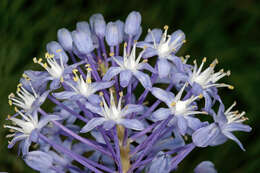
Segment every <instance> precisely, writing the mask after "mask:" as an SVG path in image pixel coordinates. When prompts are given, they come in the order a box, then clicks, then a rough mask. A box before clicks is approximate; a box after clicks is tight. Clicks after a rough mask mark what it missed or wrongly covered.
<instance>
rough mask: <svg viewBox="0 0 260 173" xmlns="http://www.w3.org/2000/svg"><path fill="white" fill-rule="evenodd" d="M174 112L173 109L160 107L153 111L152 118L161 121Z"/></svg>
mask: <svg viewBox="0 0 260 173" xmlns="http://www.w3.org/2000/svg"><path fill="white" fill-rule="evenodd" d="M170 114H172V112H171V110H170V109H168V108H160V109H158V110H156V111H155V112H153V113H152V120H154V121H161V120H165V119H167V118H168V116H169V115H170Z"/></svg>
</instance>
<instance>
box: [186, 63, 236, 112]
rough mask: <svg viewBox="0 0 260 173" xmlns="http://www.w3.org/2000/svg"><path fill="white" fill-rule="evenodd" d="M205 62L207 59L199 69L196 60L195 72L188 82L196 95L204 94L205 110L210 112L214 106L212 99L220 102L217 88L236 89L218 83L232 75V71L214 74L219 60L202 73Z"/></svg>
mask: <svg viewBox="0 0 260 173" xmlns="http://www.w3.org/2000/svg"><path fill="white" fill-rule="evenodd" d="M205 62H206V58H203V60H202V63H201V65H200V67H198V66H197V62H196V60H195V61H194V68H193V71H192V72H190V73H189V78H188V82H189V83H190V85H191V86H192V92H193V93H194V94H196V95H197V94H199V93H202V94H203V96H204V97H205V100H206V102H205V109H206V110H207V111H209V110H210V108H211V106H212V99H211V97H212V98H214V99H217V100H220V98H219V96H218V94H217V90H216V88H219V87H228V88H229V89H233V88H234V87H233V86H232V85H228V84H224V83H217V82H218V81H219V80H220V79H221V78H223V77H225V76H229V75H230V71H227V72H224V70H223V69H221V70H220V71H218V72H214V68H215V66H216V65H217V64H218V60H217V59H215V60H214V61H213V62H212V63H211V64H210V66H209V67H208V68H206V69H205V70H204V71H202V69H203V65H204V64H205Z"/></svg>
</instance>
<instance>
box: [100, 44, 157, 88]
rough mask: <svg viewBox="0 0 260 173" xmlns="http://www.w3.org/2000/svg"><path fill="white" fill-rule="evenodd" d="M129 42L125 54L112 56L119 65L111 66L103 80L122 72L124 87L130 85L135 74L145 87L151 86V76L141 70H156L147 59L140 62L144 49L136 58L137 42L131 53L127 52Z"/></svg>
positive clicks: (125, 45) (121, 82) (121, 83)
mask: <svg viewBox="0 0 260 173" xmlns="http://www.w3.org/2000/svg"><path fill="white" fill-rule="evenodd" d="M126 47H127V44H126V43H125V44H124V56H123V58H122V57H112V58H113V60H114V61H115V62H116V63H117V65H118V66H119V67H110V68H109V69H108V71H107V72H106V74H105V75H104V77H103V80H110V79H111V78H113V77H114V76H116V75H117V74H119V73H120V85H121V86H122V87H126V86H128V84H129V82H130V80H131V78H132V76H135V77H136V79H137V80H139V81H140V83H141V84H142V85H143V87H144V88H151V87H152V83H151V80H150V77H149V76H148V75H147V74H145V73H143V72H142V71H141V70H143V69H146V70H149V71H151V72H154V70H153V68H152V67H151V66H150V65H149V64H148V63H147V61H145V60H144V61H142V62H140V60H141V58H142V55H143V53H144V50H143V51H142V52H141V53H140V54H139V55H138V57H137V58H136V43H134V45H133V49H132V52H131V54H130V55H128V54H127V52H126Z"/></svg>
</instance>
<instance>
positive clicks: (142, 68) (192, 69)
mask: <svg viewBox="0 0 260 173" xmlns="http://www.w3.org/2000/svg"><path fill="white" fill-rule="evenodd" d="M168 30H169V27H168V26H164V28H163V30H161V29H157V28H156V29H149V30H148V33H147V35H146V37H145V39H144V40H143V41H140V40H139V37H140V36H141V33H142V27H141V15H140V13H139V12H136V11H133V12H131V13H130V14H129V15H128V17H127V18H126V20H125V22H122V21H120V20H117V21H114V22H108V23H106V22H105V20H104V17H103V16H102V15H101V14H94V15H92V16H91V17H90V20H89V22H86V21H83V22H78V23H77V25H76V29H75V30H74V31H72V32H71V31H69V30H67V29H66V28H62V29H59V30H58V32H57V37H58V39H57V40H58V41H52V42H50V43H48V44H47V53H46V54H45V58H33V62H34V63H36V64H39V65H40V66H41V67H42V68H43V69H44V70H43V71H32V70H28V71H25V72H24V74H23V76H22V78H21V79H20V83H19V84H18V86H17V92H16V94H14V93H11V94H10V95H9V97H8V99H9V104H10V106H14V109H15V112H16V113H15V114H14V115H12V116H11V115H9V116H8V120H10V122H11V123H12V125H4V128H8V129H10V132H12V133H11V134H8V135H7V137H8V138H12V140H10V141H9V145H8V148H12V147H13V146H14V145H15V144H16V143H19V153H20V154H21V155H22V158H23V159H24V161H25V162H26V164H27V165H28V166H30V167H31V168H33V169H35V170H37V171H39V172H47V171H48V172H49V173H54V172H58V173H62V172H72V173H85V172H86V173H87V172H95V173H102V172H108V173H116V172H118V173H132V172H136V173H138V172H140V173H141V172H149V173H169V172H171V171H174V170H176V169H177V167H178V165H179V164H180V163H181V162H182V160H183V159H184V158H185V157H186V156H187V155H188V154H189V153H190V152H191V151H192V150H193V149H194V148H200V147H208V146H216V145H220V144H223V143H224V142H226V141H227V140H228V139H231V140H233V141H235V142H236V143H237V144H238V145H239V146H240V148H241V149H242V150H245V149H244V148H243V146H242V144H241V143H240V141H239V140H238V139H237V138H236V137H235V136H234V135H233V134H232V133H233V132H234V131H245V132H250V131H251V127H250V126H248V125H245V124H242V123H243V122H244V121H245V120H247V118H246V117H244V114H245V112H242V113H239V112H238V111H232V109H233V107H234V106H235V103H234V104H233V105H231V106H230V107H229V108H228V109H225V106H224V104H223V102H222V99H221V97H220V95H219V94H218V89H219V88H222V87H227V88H229V89H233V88H234V87H233V86H232V85H229V84H224V83H218V81H219V80H220V79H221V78H223V77H225V76H229V75H230V71H227V72H224V70H220V71H215V66H216V65H217V64H218V60H217V59H216V60H214V61H213V62H212V63H211V64H210V65H209V66H208V67H207V68H204V67H203V66H204V65H205V63H206V58H203V60H202V63H201V65H200V66H198V65H197V62H196V60H194V63H193V65H191V64H188V60H189V58H190V56H188V55H186V56H184V57H179V56H177V55H176V53H177V52H178V50H179V49H180V48H181V46H182V45H183V44H184V43H185V42H186V40H185V34H184V33H183V32H182V31H181V30H177V31H175V32H173V33H172V34H170V35H169V34H168ZM105 43H106V44H105ZM121 49H122V51H120V50H121ZM148 59H152V62H153V63H148ZM162 84H163V85H162ZM148 100H149V102H148ZM152 100H155V101H154V102H152ZM46 102H49V103H50V102H52V104H49V106H44V104H45V103H46ZM50 105H54V106H53V107H51V106H50ZM213 107H214V108H215V107H217V108H218V110H214V109H213ZM203 116H208V117H210V119H211V120H212V121H211V122H208V121H202V119H201V117H203ZM194 171H195V172H196V173H203V172H207V173H215V172H216V170H215V168H214V165H213V163H211V162H210V161H203V162H202V163H200V164H199V165H198V166H197V167H196V168H195V169H194Z"/></svg>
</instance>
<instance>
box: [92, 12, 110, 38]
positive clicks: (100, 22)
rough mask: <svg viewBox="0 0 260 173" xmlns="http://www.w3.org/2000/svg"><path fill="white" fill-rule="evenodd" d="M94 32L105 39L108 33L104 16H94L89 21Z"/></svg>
mask: <svg viewBox="0 0 260 173" xmlns="http://www.w3.org/2000/svg"><path fill="white" fill-rule="evenodd" d="M89 23H90V27H91V29H92V31H93V32H94V33H95V34H96V35H97V36H99V37H104V36H105V33H106V22H105V20H104V17H103V16H102V14H99V13H97V14H94V15H92V16H91V17H90V19H89Z"/></svg>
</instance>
